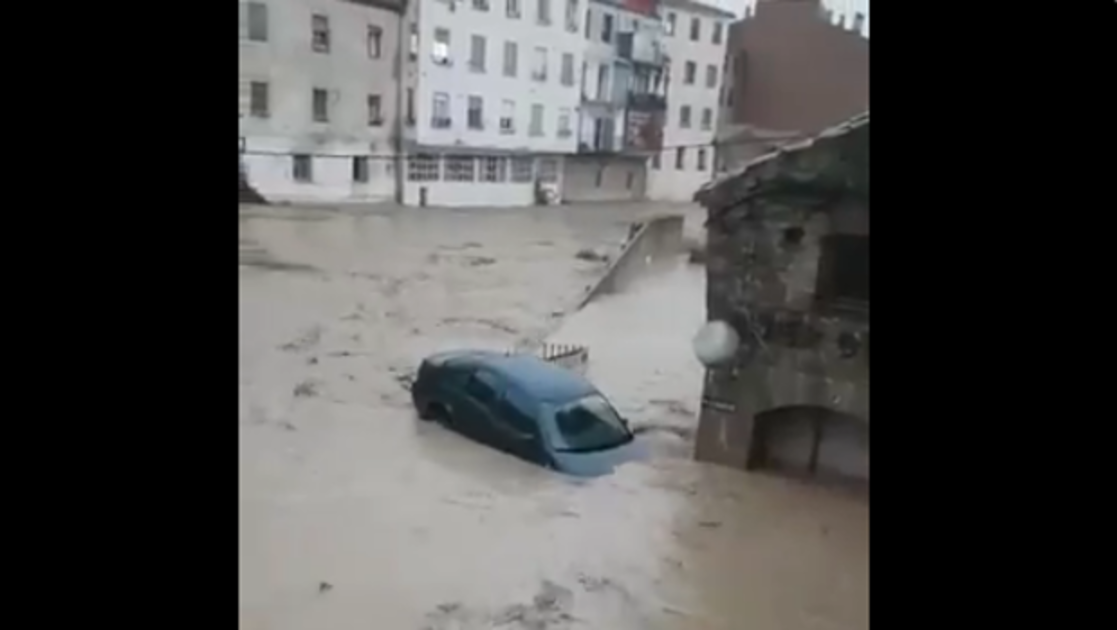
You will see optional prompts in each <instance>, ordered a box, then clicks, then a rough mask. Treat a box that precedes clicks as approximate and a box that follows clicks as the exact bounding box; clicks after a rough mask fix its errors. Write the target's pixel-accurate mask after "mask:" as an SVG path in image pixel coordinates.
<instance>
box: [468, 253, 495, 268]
mask: <svg viewBox="0 0 1117 630" xmlns="http://www.w3.org/2000/svg"><path fill="white" fill-rule="evenodd" d="M465 260H466V262H465V264H466V265H468V266H470V267H482V266H484V265H491V264H493V263H495V262H496V259H495V258H490V257H488V256H470V257H468V258H466V259H465Z"/></svg>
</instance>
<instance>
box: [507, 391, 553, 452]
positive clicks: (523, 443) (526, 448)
mask: <svg viewBox="0 0 1117 630" xmlns="http://www.w3.org/2000/svg"><path fill="white" fill-rule="evenodd" d="M536 408H537V405H536V404H534V402H533V401H531V399H529V398H527V397H525V396H522V395H521V394H520V393H519V392H518V391H516V390H514V389H507V390H505V391H504V392H503V394H502V395H501V397H500V400H499V401H498V402H497V406H496V409H497V413H496V415H495V417H494V425H495V427H496V437H497V439H498V440H500V446H499V448H500V449H501V450H503V451H505V452H507V453H510V454H512V455H515V456H516V457H519V458H521V459H524V460H526V461H529V462H533V463H536V464H542V465H546V464H547V462H546V461H545V458H544V453H543V448H542V442H541V440H540V436H539V426H538V423H537V422H536V421H535V413H534V411H533V410H534V409H536Z"/></svg>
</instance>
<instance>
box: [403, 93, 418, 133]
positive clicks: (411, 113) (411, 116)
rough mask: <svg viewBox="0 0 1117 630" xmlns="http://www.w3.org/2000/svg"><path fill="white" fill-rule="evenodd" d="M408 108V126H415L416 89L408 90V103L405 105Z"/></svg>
mask: <svg viewBox="0 0 1117 630" xmlns="http://www.w3.org/2000/svg"><path fill="white" fill-rule="evenodd" d="M404 106H405V107H406V108H407V121H406V122H407V124H408V125H414V124H415V88H407V103H405V104H404Z"/></svg>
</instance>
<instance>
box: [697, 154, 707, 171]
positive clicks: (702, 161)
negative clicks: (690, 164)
mask: <svg viewBox="0 0 1117 630" xmlns="http://www.w3.org/2000/svg"><path fill="white" fill-rule="evenodd" d="M698 170H700V171H704V170H706V149H698Z"/></svg>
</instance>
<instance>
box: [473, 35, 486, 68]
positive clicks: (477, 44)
mask: <svg viewBox="0 0 1117 630" xmlns="http://www.w3.org/2000/svg"><path fill="white" fill-rule="evenodd" d="M469 69H470V70H472V71H474V72H484V71H485V38H484V37H481V36H480V35H474V36H472V37H470V38H469Z"/></svg>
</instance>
